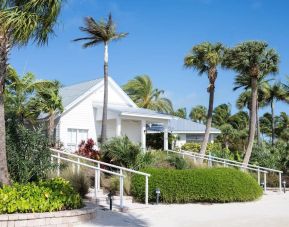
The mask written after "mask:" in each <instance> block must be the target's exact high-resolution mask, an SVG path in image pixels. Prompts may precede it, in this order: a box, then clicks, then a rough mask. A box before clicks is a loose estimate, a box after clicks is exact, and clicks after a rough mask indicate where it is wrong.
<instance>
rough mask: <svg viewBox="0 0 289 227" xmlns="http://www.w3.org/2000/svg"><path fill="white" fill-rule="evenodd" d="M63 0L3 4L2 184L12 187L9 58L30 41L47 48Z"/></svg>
mask: <svg viewBox="0 0 289 227" xmlns="http://www.w3.org/2000/svg"><path fill="white" fill-rule="evenodd" d="M61 4H62V0H47V1H43V0H33V1H26V0H19V1H0V182H2V183H3V184H10V180H9V173H8V168H7V159H6V143H5V119H4V96H3V95H4V83H5V78H6V76H7V70H8V56H9V53H10V50H11V48H12V47H14V46H23V45H26V44H27V43H28V42H29V41H30V40H33V41H35V42H36V43H37V44H38V45H42V44H46V43H47V41H48V36H49V34H51V33H53V27H54V25H55V23H56V19H57V16H58V14H59V12H60V9H61Z"/></svg>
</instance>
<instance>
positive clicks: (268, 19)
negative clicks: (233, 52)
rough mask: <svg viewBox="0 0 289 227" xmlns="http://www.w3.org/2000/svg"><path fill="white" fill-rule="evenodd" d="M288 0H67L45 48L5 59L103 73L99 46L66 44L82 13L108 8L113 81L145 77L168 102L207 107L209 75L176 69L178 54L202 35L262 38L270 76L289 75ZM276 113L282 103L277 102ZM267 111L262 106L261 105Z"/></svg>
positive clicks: (101, 13) (54, 72)
mask: <svg viewBox="0 0 289 227" xmlns="http://www.w3.org/2000/svg"><path fill="white" fill-rule="evenodd" d="M288 8H289V2H288V1H286V0H283V1H282V0H280V1H273V0H271V1H269V0H262V1H261V0H66V3H65V4H64V7H63V10H62V12H61V15H60V18H59V22H58V25H57V27H56V29H55V31H56V36H55V37H53V38H51V39H50V41H49V44H48V46H45V47H40V48H39V47H36V46H34V45H28V46H27V47H24V48H20V49H17V48H16V49H14V50H13V51H12V53H11V56H10V59H11V60H10V63H11V64H12V65H13V66H14V67H15V68H16V69H17V70H18V71H19V73H20V74H22V73H23V72H27V71H31V72H34V73H35V74H36V75H37V77H38V78H42V79H57V80H59V81H61V82H62V83H63V84H64V85H69V84H73V83H77V82H80V81H85V80H91V79H94V78H98V77H101V76H102V75H103V47H102V46H98V47H95V48H90V49H83V48H81V43H75V42H72V40H73V39H75V38H78V37H82V36H83V34H82V33H81V32H80V31H79V29H78V28H79V26H81V25H83V18H84V17H85V16H92V17H94V18H95V19H99V18H104V17H107V15H108V13H109V12H111V13H112V15H113V18H114V20H115V21H116V22H117V25H118V30H119V31H122V32H129V35H128V37H127V38H125V39H123V40H121V41H118V42H115V43H112V44H111V45H110V47H109V61H110V62H109V64H110V66H109V74H110V76H111V77H113V79H114V80H116V82H117V83H119V84H120V85H122V84H124V83H126V82H127V81H128V80H129V79H132V78H133V77H134V76H136V75H141V74H147V75H149V76H151V78H152V80H153V82H154V85H155V86H156V87H157V88H159V89H164V90H165V92H166V95H167V96H168V97H169V98H170V99H171V100H172V101H173V104H174V107H175V108H178V107H187V109H188V110H190V109H191V107H192V106H194V105H197V104H202V105H205V106H207V103H208V94H207V92H206V88H207V86H208V79H207V77H206V76H205V75H203V76H202V77H200V76H198V74H197V72H196V71H193V70H187V69H184V67H183V58H184V56H185V55H186V54H187V53H188V52H189V50H190V49H191V47H192V46H193V45H196V44H198V43H200V42H203V41H210V42H222V43H224V44H225V45H227V46H233V45H235V44H237V43H239V42H242V41H245V40H264V41H266V42H268V43H269V45H270V47H272V48H275V49H276V50H277V51H278V52H279V54H280V58H281V63H280V70H279V74H278V75H277V76H276V78H277V79H281V80H284V77H285V75H287V74H289V64H288V63H289V29H288V22H289V14H288ZM234 77H235V73H234V72H233V71H228V70H226V71H223V70H221V69H220V70H219V75H218V80H217V84H216V95H215V105H218V104H221V103H231V104H232V108H233V112H235V111H236V108H235V100H236V98H237V97H238V94H239V92H233V91H232V87H233V81H234ZM276 109H277V112H279V111H285V112H287V110H288V106H287V105H284V104H281V103H278V104H277V105H276ZM266 110H268V109H265V110H263V112H264V111H266Z"/></svg>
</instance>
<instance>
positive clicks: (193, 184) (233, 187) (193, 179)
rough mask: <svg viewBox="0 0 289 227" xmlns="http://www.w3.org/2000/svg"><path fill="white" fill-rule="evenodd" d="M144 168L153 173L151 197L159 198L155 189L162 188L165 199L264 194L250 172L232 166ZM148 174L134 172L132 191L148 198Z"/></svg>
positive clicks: (245, 197) (187, 200) (203, 199)
mask: <svg viewBox="0 0 289 227" xmlns="http://www.w3.org/2000/svg"><path fill="white" fill-rule="evenodd" d="M142 171H144V172H146V173H150V174H151V177H150V178H149V201H150V202H155V201H156V194H155V189H156V188H159V189H160V191H161V194H160V201H162V202H164V203H190V202H222V203H223V202H237V201H238V202H242V201H251V200H255V199H257V198H259V197H260V196H261V195H262V189H261V187H260V186H259V185H258V184H257V182H256V181H255V180H254V179H253V178H252V177H251V176H250V175H249V174H247V173H244V172H241V171H239V170H236V169H231V168H206V169H187V170H175V169H156V168H147V169H143V170H142ZM144 185H145V178H144V177H143V176H140V175H134V176H133V178H132V186H131V187H132V188H131V191H132V195H133V196H134V198H135V199H136V200H138V201H142V202H143V201H144V196H145V193H144V192H145V188H144Z"/></svg>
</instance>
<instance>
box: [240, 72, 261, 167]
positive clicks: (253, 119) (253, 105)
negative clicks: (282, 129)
mask: <svg viewBox="0 0 289 227" xmlns="http://www.w3.org/2000/svg"><path fill="white" fill-rule="evenodd" d="M251 87H252V94H251V108H250V126H249V140H248V146H247V150H246V154H245V158H244V161H243V164H244V165H245V166H247V165H248V163H249V160H250V157H251V153H252V149H253V145H254V137H255V131H256V116H257V108H256V107H257V97H258V94H257V93H258V91H257V77H252V79H251Z"/></svg>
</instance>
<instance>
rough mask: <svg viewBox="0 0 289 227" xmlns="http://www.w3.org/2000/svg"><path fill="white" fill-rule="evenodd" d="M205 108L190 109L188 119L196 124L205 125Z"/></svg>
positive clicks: (198, 106)
mask: <svg viewBox="0 0 289 227" xmlns="http://www.w3.org/2000/svg"><path fill="white" fill-rule="evenodd" d="M207 112H208V110H207V108H206V107H205V106H202V105H197V106H195V107H193V108H192V110H191V112H190V115H189V117H190V118H191V119H192V120H193V121H196V122H199V123H205V122H206V118H207V117H206V116H207Z"/></svg>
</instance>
